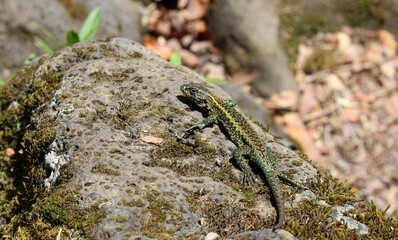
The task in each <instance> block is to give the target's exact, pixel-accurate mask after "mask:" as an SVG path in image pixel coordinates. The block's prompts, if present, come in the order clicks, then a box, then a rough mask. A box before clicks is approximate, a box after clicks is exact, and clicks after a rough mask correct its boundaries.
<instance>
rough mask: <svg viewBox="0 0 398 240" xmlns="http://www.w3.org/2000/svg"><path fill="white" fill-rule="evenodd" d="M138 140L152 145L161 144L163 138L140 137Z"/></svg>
mask: <svg viewBox="0 0 398 240" xmlns="http://www.w3.org/2000/svg"><path fill="white" fill-rule="evenodd" d="M140 140H141V141H143V142H146V143H153V144H161V143H162V142H163V138H159V137H154V136H144V137H141V138H140Z"/></svg>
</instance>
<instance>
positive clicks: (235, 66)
mask: <svg viewBox="0 0 398 240" xmlns="http://www.w3.org/2000/svg"><path fill="white" fill-rule="evenodd" d="M223 62H224V64H225V68H226V69H227V71H228V72H229V73H235V72H239V71H240V70H241V66H240V64H239V63H238V61H236V59H235V58H234V57H233V56H232V55H228V54H227V55H225V56H224V57H223Z"/></svg>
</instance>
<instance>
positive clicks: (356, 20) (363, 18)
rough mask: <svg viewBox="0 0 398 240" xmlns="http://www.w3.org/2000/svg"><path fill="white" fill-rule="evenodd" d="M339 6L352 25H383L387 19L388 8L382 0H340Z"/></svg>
mask: <svg viewBox="0 0 398 240" xmlns="http://www.w3.org/2000/svg"><path fill="white" fill-rule="evenodd" d="M338 7H339V8H340V9H341V11H342V12H343V14H344V19H345V22H346V23H347V24H348V25H351V26H356V27H365V26H368V25H369V23H373V24H374V25H376V26H377V27H381V26H382V25H383V24H384V23H385V21H386V20H387V15H388V14H387V9H384V8H385V6H383V2H382V1H381V0H350V1H344V0H339V1H338Z"/></svg>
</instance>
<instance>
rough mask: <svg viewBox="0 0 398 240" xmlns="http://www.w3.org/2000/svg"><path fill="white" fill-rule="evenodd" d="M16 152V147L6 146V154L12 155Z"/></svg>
mask: <svg viewBox="0 0 398 240" xmlns="http://www.w3.org/2000/svg"><path fill="white" fill-rule="evenodd" d="M14 154H15V151H14V149H12V148H6V155H7V156H9V157H12V156H13V155H14Z"/></svg>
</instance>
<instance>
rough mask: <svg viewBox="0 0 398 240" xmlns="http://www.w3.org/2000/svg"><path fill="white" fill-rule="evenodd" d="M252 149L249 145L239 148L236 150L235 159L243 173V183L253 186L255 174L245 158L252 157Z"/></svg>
mask: <svg viewBox="0 0 398 240" xmlns="http://www.w3.org/2000/svg"><path fill="white" fill-rule="evenodd" d="M250 149H251V148H250V147H249V146H248V145H243V146H242V147H238V148H237V149H235V150H234V153H233V154H234V159H235V161H236V163H237V164H238V166H239V168H240V169H241V170H242V171H243V174H242V177H241V180H240V181H241V183H243V184H246V185H252V184H253V183H254V174H253V171H252V169H251V168H250V166H249V164H248V163H247V160H246V159H245V158H244V157H243V156H245V155H246V156H248V155H250Z"/></svg>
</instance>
